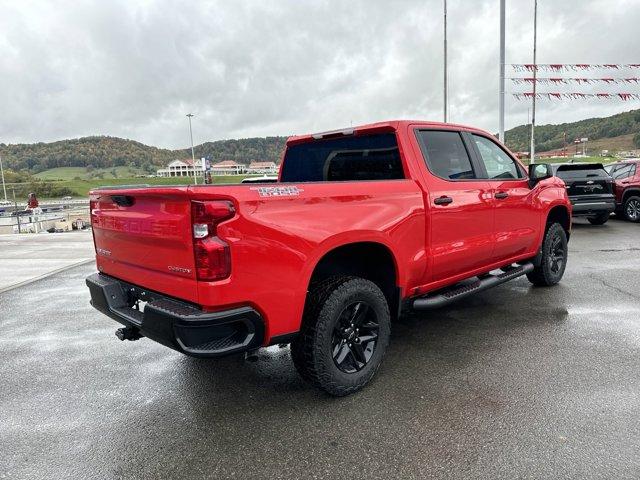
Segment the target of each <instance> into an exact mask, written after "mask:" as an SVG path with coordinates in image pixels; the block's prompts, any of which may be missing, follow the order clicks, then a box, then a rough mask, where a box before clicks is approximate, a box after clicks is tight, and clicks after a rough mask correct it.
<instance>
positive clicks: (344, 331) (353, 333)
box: [331, 301, 380, 373]
mask: <svg viewBox="0 0 640 480" xmlns="http://www.w3.org/2000/svg"><path fill="white" fill-rule="evenodd" d="M379 328H380V326H379V324H378V318H377V316H376V313H375V310H374V309H373V308H371V306H370V305H369V304H367V303H366V302H364V301H357V302H355V303H352V304H351V305H348V306H346V307H345V308H344V310H343V311H342V313H341V314H340V318H339V319H338V322H337V323H336V326H335V327H334V329H333V336H332V338H331V347H332V348H331V352H332V357H333V361H334V362H335V364H336V367H338V369H339V370H340V371H342V372H344V373H355V372H357V371H359V370H362V369H363V368H364V367H365V366H366V365H367V364H368V363H369V361H370V360H371V357H372V356H373V353H374V351H375V348H376V345H377V343H378V331H379Z"/></svg>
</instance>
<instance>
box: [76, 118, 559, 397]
mask: <svg viewBox="0 0 640 480" xmlns="http://www.w3.org/2000/svg"><path fill="white" fill-rule="evenodd" d="M90 203H91V223H92V226H93V237H94V243H95V249H96V257H97V268H98V272H99V273H96V274H93V275H91V276H90V277H88V278H87V281H86V283H87V285H88V287H89V289H90V293H91V303H92V305H93V306H94V307H95V308H96V309H98V310H100V311H101V312H103V313H104V314H106V315H108V316H109V317H111V318H113V319H114V320H116V321H118V322H120V323H121V324H123V325H124V327H123V328H120V329H119V330H118V331H117V332H116V334H117V336H118V337H119V338H120V339H122V340H124V339H127V340H135V339H138V338H140V337H142V336H144V337H148V338H150V339H152V340H155V341H157V342H159V343H161V344H163V345H166V346H168V347H170V348H173V349H175V350H178V351H180V352H183V353H186V354H189V355H194V356H200V357H216V356H220V355H225V354H230V353H234V352H243V351H244V352H246V351H251V350H254V349H257V348H259V347H262V346H268V345H274V344H288V343H290V344H291V355H292V358H293V362H294V364H295V366H296V368H297V370H298V371H299V372H300V374H301V375H302V376H303V377H304V378H305V379H307V380H308V381H309V382H311V383H312V384H314V385H316V386H318V387H320V388H322V389H324V390H325V391H327V392H329V393H330V394H333V395H346V394H349V393H351V392H354V391H356V390H358V389H360V388H362V387H363V386H364V385H365V384H366V383H367V382H369V380H371V378H372V377H373V376H374V375H375V373H376V371H377V370H378V367H379V366H380V364H381V361H382V358H383V356H384V353H385V350H386V348H387V345H388V343H389V337H390V328H391V321H392V320H393V319H394V318H396V317H398V316H399V315H400V312H401V310H402V309H417V310H426V309H432V308H437V307H440V306H442V305H446V304H448V303H449V302H452V301H454V300H457V299H460V298H462V297H465V296H467V295H470V294H473V293H475V292H478V291H481V290H484V289H486V288H489V287H492V286H495V285H498V284H500V283H503V282H505V281H508V280H511V279H514V278H516V277H519V276H521V275H527V277H528V278H529V280H530V281H531V282H532V283H533V284H535V285H553V284H555V283H557V282H558V281H559V280H560V279H561V277H562V275H563V273H564V269H565V266H566V262H567V241H568V239H569V234H570V228H571V221H570V219H571V204H570V202H569V199H568V197H567V194H566V189H565V186H564V183H563V182H562V180H560V179H558V178H557V177H553V176H552V171H551V168H550V166H549V165H545V164H536V165H532V166H531V167H530V168H529V171H528V172H527V170H526V169H525V168H524V167H523V165H522V164H521V163H520V162H519V161H518V160H517V159H516V158H515V157H514V156H513V155H512V154H511V153H510V152H509V151H508V150H507V149H506V148H505V147H504V146H503V145H501V144H500V143H498V142H497V141H496V140H495V139H494V138H493V136H491V135H490V134H488V133H486V132H484V131H481V130H477V129H475V128H469V127H464V126H460V125H452V124H441V123H432V122H421V121H390V122H383V123H376V124H371V125H365V126H361V127H354V128H350V129H347V130H340V131H332V132H327V133H321V134H316V135H303V136H295V137H291V138H289V139H288V141H287V144H286V149H285V151H284V154H283V158H282V166H281V169H280V173H279V178H278V181H277V182H275V183H265V184H262V185H261V184H244V185H192V186H174V187H149V186H131V187H124V186H123V187H118V188H99V189H96V190H93V191H92V192H91V198H90Z"/></svg>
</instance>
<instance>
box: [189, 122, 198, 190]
mask: <svg viewBox="0 0 640 480" xmlns="http://www.w3.org/2000/svg"><path fill="white" fill-rule="evenodd" d="M194 116H195V115H194V114H193V113H187V117H188V118H189V136H190V137H191V163H192V164H193V183H194V185H197V184H198V175H197V173H196V156H195V154H194V153H193V129H192V128H191V117H194Z"/></svg>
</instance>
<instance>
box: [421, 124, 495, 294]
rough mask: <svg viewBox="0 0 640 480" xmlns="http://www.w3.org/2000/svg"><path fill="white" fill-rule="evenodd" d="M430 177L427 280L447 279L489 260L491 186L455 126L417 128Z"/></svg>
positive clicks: (490, 244)
mask: <svg viewBox="0 0 640 480" xmlns="http://www.w3.org/2000/svg"><path fill="white" fill-rule="evenodd" d="M415 136H416V139H417V142H418V145H419V149H420V151H421V152H422V157H423V160H424V167H425V169H424V173H425V174H426V176H427V178H428V181H427V182H426V188H427V192H426V197H427V198H426V199H425V202H426V203H427V208H428V212H429V215H428V219H427V228H428V232H427V239H428V240H427V245H426V249H427V253H428V256H429V259H430V261H431V264H430V265H431V269H430V272H429V273H430V275H428V276H427V278H426V280H427V282H438V281H446V280H447V279H449V278H451V277H453V276H456V275H461V274H464V273H466V272H469V271H471V270H474V269H476V268H481V267H483V266H485V265H486V264H488V263H489V262H490V258H491V253H492V250H493V242H492V236H493V228H494V226H493V203H492V199H491V196H490V186H489V183H488V182H487V181H486V180H481V179H479V178H478V171H477V165H474V163H473V162H472V156H471V155H470V152H469V145H467V144H466V143H465V141H464V140H463V137H462V135H461V133H460V132H459V131H457V130H434V129H422V128H418V129H416V130H415Z"/></svg>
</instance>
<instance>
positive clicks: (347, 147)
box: [280, 133, 405, 182]
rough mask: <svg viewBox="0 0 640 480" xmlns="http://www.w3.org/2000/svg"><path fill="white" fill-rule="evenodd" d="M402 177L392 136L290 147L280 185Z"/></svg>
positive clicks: (385, 134) (309, 143)
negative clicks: (282, 183) (285, 183)
mask: <svg viewBox="0 0 640 480" xmlns="http://www.w3.org/2000/svg"><path fill="white" fill-rule="evenodd" d="M401 178H405V177H404V172H403V170H402V162H401V160H400V152H399V151H398V142H397V140H396V136H395V134H394V133H383V134H377V135H362V136H349V137H341V138H330V139H323V140H314V141H311V142H306V143H301V144H298V145H292V146H290V147H288V148H287V152H286V154H285V157H284V161H283V164H282V172H281V176H280V179H281V181H282V182H323V181H330V182H341V181H349V180H395V179H401Z"/></svg>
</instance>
